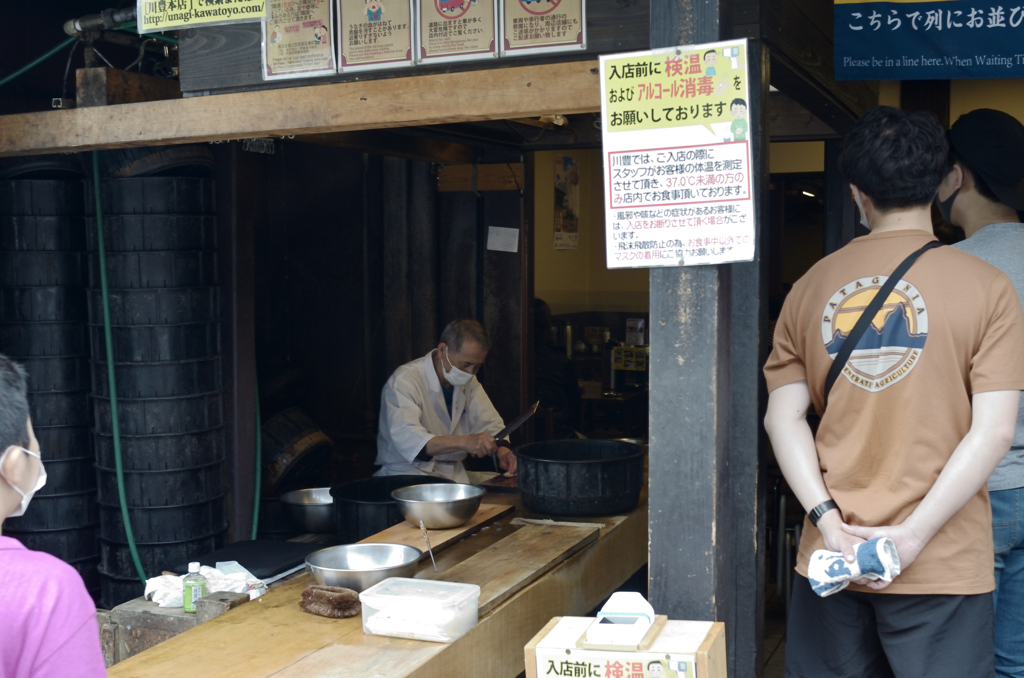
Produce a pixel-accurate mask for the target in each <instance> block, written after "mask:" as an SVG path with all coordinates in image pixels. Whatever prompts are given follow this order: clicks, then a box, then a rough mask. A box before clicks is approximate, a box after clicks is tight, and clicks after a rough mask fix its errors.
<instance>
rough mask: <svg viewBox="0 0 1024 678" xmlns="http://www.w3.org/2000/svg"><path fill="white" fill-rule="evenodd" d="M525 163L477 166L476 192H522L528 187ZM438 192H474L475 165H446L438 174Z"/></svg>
mask: <svg viewBox="0 0 1024 678" xmlns="http://www.w3.org/2000/svg"><path fill="white" fill-rule="evenodd" d="M524 182H525V175H524V171H523V163H521V162H512V163H501V164H495V165H476V190H478V191H521V190H522V189H523V187H524V186H525V185H526V184H525V183H524ZM437 190H439V191H441V192H449V191H472V190H473V165H445V166H444V167H441V168H440V169H439V170H438V172H437Z"/></svg>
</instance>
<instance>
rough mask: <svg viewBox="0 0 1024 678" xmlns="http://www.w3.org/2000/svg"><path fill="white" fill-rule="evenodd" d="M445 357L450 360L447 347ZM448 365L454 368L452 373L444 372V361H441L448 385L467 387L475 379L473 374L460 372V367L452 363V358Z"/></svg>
mask: <svg viewBox="0 0 1024 678" xmlns="http://www.w3.org/2000/svg"><path fill="white" fill-rule="evenodd" d="M444 357H445V358H448V347H447V346H445V347H444ZM448 364H449V365H451V366H452V370H451V372H449V371H448V370H444V361H443V360H442V361H441V369H442V370H444V378H445V380H447V381H448V383H449V384H451V385H452V386H465V385H466V384H468V383H469V382H470V381H471V380H472V379H473V375H472V374H470V373H469V372H464V371H463V370H460V369H459V368H458V367H456V366H455V363H453V362H452V359H451V358H448Z"/></svg>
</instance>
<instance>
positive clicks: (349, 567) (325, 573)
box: [306, 544, 423, 591]
mask: <svg viewBox="0 0 1024 678" xmlns="http://www.w3.org/2000/svg"><path fill="white" fill-rule="evenodd" d="M421 555H423V553H422V552H421V551H420V550H419V549H416V548H413V547H412V546H406V545H405V544H344V545H342V546H332V547H330V548H326V549H320V550H319V551H316V552H314V553H310V554H309V555H308V556H306V567H308V568H309V570H310V571H311V572H312V573H313V578H314V579H316V581H317V583H318V584H323V585H325V586H343V587H345V588H347V589H352V590H353V591H365V590H366V589H368V588H370V587H371V586H373V585H374V584H377V583H378V582H382V581H384V580H385V579H388V578H390V577H412V576H413V575H415V574H416V562H417V561H418V560H419V559H420V556H421Z"/></svg>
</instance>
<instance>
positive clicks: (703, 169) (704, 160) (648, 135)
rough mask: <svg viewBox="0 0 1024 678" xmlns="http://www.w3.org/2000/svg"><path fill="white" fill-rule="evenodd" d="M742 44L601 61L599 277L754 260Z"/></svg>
mask: <svg viewBox="0 0 1024 678" xmlns="http://www.w3.org/2000/svg"><path fill="white" fill-rule="evenodd" d="M746 55H747V42H746V40H732V41H727V42H717V43H709V44H704V45H689V46H686V47H673V48H668V49H661V50H653V51H645V52H634V53H632V54H614V55H608V56H602V57H601V115H602V139H603V142H604V152H605V153H606V156H605V165H604V178H605V182H606V183H605V201H606V202H605V229H606V238H605V241H606V246H607V250H606V254H607V265H608V268H649V267H653V266H690V265H696V264H720V263H728V262H734V261H750V260H752V259H753V258H754V233H755V220H754V216H755V214H756V201H755V199H754V177H753V176H752V174H753V172H752V165H751V149H750V146H751V143H752V142H753V141H754V140H753V139H752V138H751V135H750V128H749V124H748V118H747V112H748V102H749V101H750V97H749V94H748V82H749V76H748V68H747V60H746Z"/></svg>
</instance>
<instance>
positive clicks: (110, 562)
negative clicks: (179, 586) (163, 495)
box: [99, 532, 224, 602]
mask: <svg viewBox="0 0 1024 678" xmlns="http://www.w3.org/2000/svg"><path fill="white" fill-rule="evenodd" d="M223 535H224V533H223V532H216V533H214V534H209V535H204V536H202V537H198V538H196V539H186V540H183V541H177V542H163V543H158V544H136V545H135V548H136V550H137V552H138V554H139V560H140V561H142V568H143V569H144V570H145V571H146V576H148V577H155V576H157V575H159V574H160V573H161V572H162V571H164V570H167V569H170V568H171V567H173V566H174V565H175V564H177V563H181V562H185V563H188V562H191V561H193V560H198V559H199V557H200V556H203V555H206V554H207V553H210V552H211V551H216V550H217V549H218V548H221V546H222V545H223V540H224V536H223ZM99 549H100V570H101V571H103V572H104V574H106V575H108V576H112V577H119V578H125V579H130V578H132V577H134V578H135V582H136V583H138V581H139V577H138V574H137V573H136V572H135V564H134V562H133V561H132V556H131V550H130V549H129V548H128V545H127V544H121V543H117V542H110V541H107V540H105V539H100V540H99ZM141 595H142V594H141V593H137V594H135V596H133V597H138V596H141ZM121 602H124V601H121Z"/></svg>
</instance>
